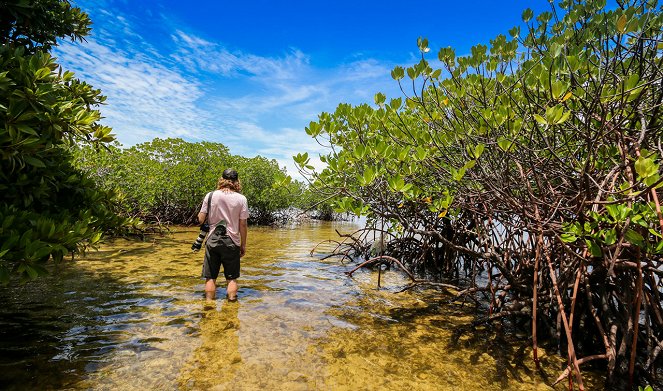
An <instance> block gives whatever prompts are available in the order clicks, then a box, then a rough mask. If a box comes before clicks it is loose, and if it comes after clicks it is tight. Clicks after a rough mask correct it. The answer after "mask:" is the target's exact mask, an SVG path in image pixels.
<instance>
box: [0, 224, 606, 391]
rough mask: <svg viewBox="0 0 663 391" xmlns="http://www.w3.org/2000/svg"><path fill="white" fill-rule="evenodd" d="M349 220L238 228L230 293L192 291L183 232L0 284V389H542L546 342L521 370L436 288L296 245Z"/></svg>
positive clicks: (196, 270)
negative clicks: (537, 359) (240, 249)
mask: <svg viewBox="0 0 663 391" xmlns="http://www.w3.org/2000/svg"><path fill="white" fill-rule="evenodd" d="M355 228H356V227H355V226H353V225H352V224H348V223H334V224H330V223H311V224H307V225H304V226H298V227H296V228H292V229H269V228H254V227H251V229H250V231H249V246H248V251H247V255H246V256H245V257H244V258H243V259H242V276H241V278H240V280H239V282H240V290H239V301H238V302H236V303H229V302H226V301H225V300H224V299H222V298H223V297H224V296H225V289H224V287H223V286H221V287H219V289H218V295H217V296H218V297H220V299H217V300H216V301H214V302H211V303H209V302H206V301H205V300H204V284H203V283H204V281H203V280H202V279H200V278H199V276H200V272H201V262H202V257H203V254H202V253H191V252H190V250H189V249H190V245H191V242H192V241H193V240H194V239H195V237H196V236H197V231H196V230H195V229H186V228H177V229H175V230H174V231H173V233H172V234H171V235H168V236H166V237H164V238H157V239H155V240H153V241H150V242H135V241H126V240H117V241H114V242H112V243H107V244H106V245H104V246H102V248H101V249H100V250H99V251H92V252H90V253H89V254H88V256H87V258H85V259H81V260H76V261H73V262H72V261H66V262H63V263H61V264H60V265H58V267H57V269H56V270H53V272H52V274H51V275H50V276H48V277H46V278H43V279H41V280H39V281H37V282H33V283H28V284H26V285H19V286H16V285H14V286H11V287H6V288H0V300H1V301H0V303H2V306H1V307H0V315H1V318H0V326H1V327H0V389H9V390H16V389H72V390H77V389H99V390H114V391H117V390H135V389H141V390H153V389H160V390H174V389H181V390H198V389H218V390H226V389H227V390H377V389H380V390H403V389H411V390H504V389H508V390H549V389H551V388H550V386H549V384H550V383H552V382H553V381H554V379H555V378H556V377H557V375H558V374H559V372H560V369H561V368H562V367H563V365H564V361H563V360H562V359H561V358H559V357H558V356H556V355H555V354H553V353H554V352H551V353H550V354H547V353H546V352H545V351H540V355H542V356H543V357H542V369H541V370H539V369H536V368H535V367H534V365H533V363H532V360H531V348H530V345H531V342H530V341H529V340H527V339H526V338H523V339H515V338H514V339H510V340H508V341H506V340H504V339H503V338H504V337H500V335H501V334H502V333H500V332H495V331H492V330H490V329H486V328H479V329H477V330H472V331H467V330H466V331H464V332H460V331H459V329H458V327H457V326H458V325H461V324H464V323H466V322H468V321H469V320H470V319H472V313H470V312H469V309H468V308H467V307H465V308H462V307H460V306H459V305H458V304H449V303H448V302H449V297H448V296H445V295H444V294H442V293H441V292H436V291H426V290H417V291H414V290H413V291H406V292H403V293H396V292H397V291H398V290H400V288H402V287H404V286H405V285H406V284H407V281H406V280H405V279H404V278H403V277H402V276H401V275H400V274H399V273H397V272H395V271H387V272H384V273H383V274H382V278H381V282H382V288H381V289H377V272H371V271H360V272H357V273H356V274H355V275H354V277H353V278H348V277H347V276H345V275H344V273H343V272H344V271H348V270H350V269H351V268H352V267H353V265H349V264H347V263H346V264H343V263H341V262H340V259H339V258H330V259H327V260H321V258H322V254H321V253H318V254H314V256H311V255H310V254H309V252H310V251H311V249H312V248H313V247H314V246H315V245H316V244H318V243H319V242H321V241H323V240H326V239H338V235H337V234H336V232H335V229H338V230H339V231H341V232H346V233H349V232H352V231H353V230H354V229H355ZM329 249H330V248H329V247H327V250H329ZM322 250H324V248H323V249H322ZM586 386H587V389H599V388H600V387H598V386H595V385H593V384H592V380H591V379H586ZM557 389H564V387H563V386H558V387H557Z"/></svg>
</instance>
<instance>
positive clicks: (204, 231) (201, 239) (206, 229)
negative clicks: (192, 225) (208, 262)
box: [191, 223, 209, 251]
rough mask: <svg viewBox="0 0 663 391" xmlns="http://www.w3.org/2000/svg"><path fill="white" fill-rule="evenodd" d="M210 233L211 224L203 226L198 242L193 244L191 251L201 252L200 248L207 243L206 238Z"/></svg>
mask: <svg viewBox="0 0 663 391" xmlns="http://www.w3.org/2000/svg"><path fill="white" fill-rule="evenodd" d="M208 232H209V224H207V223H203V224H201V226H200V233H198V237H197V238H196V241H195V242H193V244H192V245H191V251H198V250H200V248H201V247H202V246H203V242H204V241H205V236H207V233H208Z"/></svg>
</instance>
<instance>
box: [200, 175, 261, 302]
mask: <svg viewBox="0 0 663 391" xmlns="http://www.w3.org/2000/svg"><path fill="white" fill-rule="evenodd" d="M216 188H217V190H215V191H213V192H211V193H209V194H208V195H207V196H205V198H204V199H203V205H202V207H201V208H200V213H198V221H199V222H200V223H201V224H202V223H203V222H204V221H205V218H206V217H207V214H208V213H209V219H208V222H209V225H210V230H209V232H210V233H209V234H208V235H207V242H206V244H205V261H204V262H203V277H205V297H206V298H207V299H208V300H213V299H214V298H215V297H216V278H217V277H218V276H219V270H220V268H221V265H223V275H224V276H225V277H226V281H228V288H227V289H226V292H227V294H226V297H227V298H228V300H230V301H235V300H237V281H236V280H237V278H238V277H239V259H240V258H241V257H243V256H244V254H245V253H246V233H247V226H246V219H247V218H248V217H249V207H248V203H247V202H246V197H244V196H243V195H242V194H240V192H241V191H242V185H241V184H240V182H239V176H238V175H237V171H235V170H233V169H231V168H229V169H227V170H225V171H223V174H222V175H221V178H219V182H218V183H217V185H216ZM208 197H211V199H209V200H208ZM208 203H209V205H210V206H209V211H208V210H207V209H208V206H207V205H208Z"/></svg>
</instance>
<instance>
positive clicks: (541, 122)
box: [534, 114, 548, 125]
mask: <svg viewBox="0 0 663 391" xmlns="http://www.w3.org/2000/svg"><path fill="white" fill-rule="evenodd" d="M534 119H535V120H536V122H538V123H540V124H541V125H548V121H546V119H545V118H543V117H542V116H540V115H539V114H534Z"/></svg>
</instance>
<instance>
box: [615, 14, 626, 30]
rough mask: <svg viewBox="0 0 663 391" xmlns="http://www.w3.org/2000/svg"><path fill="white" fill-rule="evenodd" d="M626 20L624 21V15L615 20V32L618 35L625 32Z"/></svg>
mask: <svg viewBox="0 0 663 391" xmlns="http://www.w3.org/2000/svg"><path fill="white" fill-rule="evenodd" d="M627 21H628V20H627V19H626V15H622V16H620V17H619V19H617V31H619V33H620V34H624V32H626V22H627Z"/></svg>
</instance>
